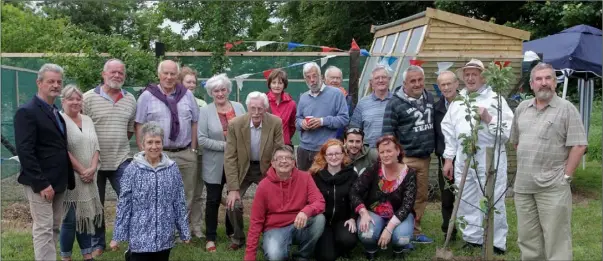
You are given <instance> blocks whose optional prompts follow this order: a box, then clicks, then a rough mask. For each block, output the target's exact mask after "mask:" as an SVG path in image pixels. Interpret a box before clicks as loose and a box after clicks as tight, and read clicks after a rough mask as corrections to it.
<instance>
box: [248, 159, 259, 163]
mask: <svg viewBox="0 0 603 261" xmlns="http://www.w3.org/2000/svg"><path fill="white" fill-rule="evenodd" d="M249 163H251V164H260V162H259V161H254V160H252V161H250V162H249Z"/></svg>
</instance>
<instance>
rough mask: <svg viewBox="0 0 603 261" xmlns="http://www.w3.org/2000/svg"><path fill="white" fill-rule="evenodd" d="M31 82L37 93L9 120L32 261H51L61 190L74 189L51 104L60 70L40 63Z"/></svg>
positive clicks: (64, 142)
mask: <svg viewBox="0 0 603 261" xmlns="http://www.w3.org/2000/svg"><path fill="white" fill-rule="evenodd" d="M36 83H37V85H38V93H37V94H36V96H34V97H33V99H31V101H29V102H28V103H25V104H23V105H22V106H21V107H19V109H18V110H17V113H16V114H15V118H14V128H15V142H16V145H17V146H16V147H17V155H18V156H19V161H20V163H21V172H20V173H19V178H18V182H19V183H21V184H23V186H24V189H25V195H26V196H27V199H28V200H29V208H30V212H31V217H32V219H33V229H32V236H33V245H34V255H35V259H36V260H56V257H57V253H56V245H57V243H58V237H59V228H60V227H61V220H62V217H63V214H64V213H63V212H64V211H63V199H64V195H65V191H66V190H67V189H70V190H72V189H73V188H75V177H74V176H73V168H72V166H71V162H70V160H69V154H68V152H67V132H66V127H65V121H64V120H63V118H62V117H61V116H60V115H59V113H58V109H57V107H56V106H55V105H54V102H55V99H56V98H57V97H58V96H59V95H60V93H61V88H62V84H63V68H61V67H60V66H58V65H56V64H44V65H43V66H42V68H40V71H39V72H38V79H37V81H36Z"/></svg>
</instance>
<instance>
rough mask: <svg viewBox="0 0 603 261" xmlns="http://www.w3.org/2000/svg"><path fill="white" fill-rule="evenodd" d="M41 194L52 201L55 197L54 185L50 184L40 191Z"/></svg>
mask: <svg viewBox="0 0 603 261" xmlns="http://www.w3.org/2000/svg"><path fill="white" fill-rule="evenodd" d="M40 196H42V197H43V198H44V199H46V200H48V201H52V199H53V198H54V189H53V188H52V185H50V186H48V187H47V188H45V189H44V190H42V191H40Z"/></svg>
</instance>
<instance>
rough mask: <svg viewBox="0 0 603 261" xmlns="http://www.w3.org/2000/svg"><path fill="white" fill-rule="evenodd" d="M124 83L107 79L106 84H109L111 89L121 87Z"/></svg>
mask: <svg viewBox="0 0 603 261" xmlns="http://www.w3.org/2000/svg"><path fill="white" fill-rule="evenodd" d="M123 85H124V83H123V82H121V83H120V82H114V81H107V86H109V88H111V89H121V87H122V86H123Z"/></svg>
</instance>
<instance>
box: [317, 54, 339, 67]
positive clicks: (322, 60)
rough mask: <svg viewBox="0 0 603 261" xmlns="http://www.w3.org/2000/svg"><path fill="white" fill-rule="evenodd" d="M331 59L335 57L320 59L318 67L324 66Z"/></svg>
mask: <svg viewBox="0 0 603 261" xmlns="http://www.w3.org/2000/svg"><path fill="white" fill-rule="evenodd" d="M333 57H337V55H329V56H325V57H323V58H320V67H323V66H325V64H326V63H327V61H328V60H329V59H331V58H333Z"/></svg>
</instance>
